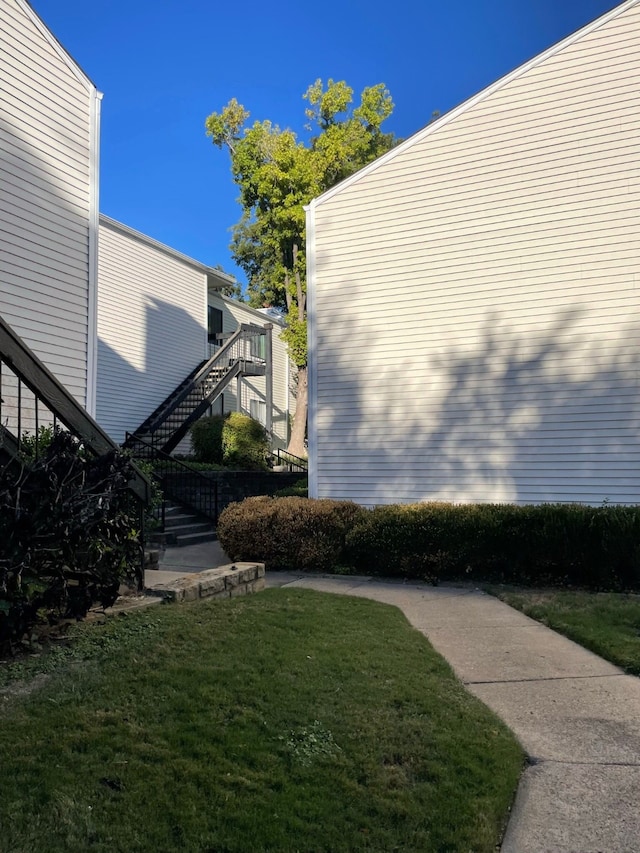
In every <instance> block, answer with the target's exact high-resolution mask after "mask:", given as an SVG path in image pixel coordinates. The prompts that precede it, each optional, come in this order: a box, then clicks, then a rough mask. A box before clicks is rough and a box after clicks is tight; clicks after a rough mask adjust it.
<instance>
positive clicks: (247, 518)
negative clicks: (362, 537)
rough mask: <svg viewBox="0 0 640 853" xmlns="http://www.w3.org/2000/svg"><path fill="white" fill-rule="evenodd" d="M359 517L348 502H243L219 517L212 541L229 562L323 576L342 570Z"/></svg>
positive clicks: (358, 509)
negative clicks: (317, 572)
mask: <svg viewBox="0 0 640 853" xmlns="http://www.w3.org/2000/svg"><path fill="white" fill-rule="evenodd" d="M363 512H365V510H363V509H362V508H361V507H359V506H358V505H357V504H353V503H350V502H349V501H331V500H314V499H309V498H298V497H284V498H271V497H256V498H246V499H245V500H244V501H241V502H240V503H233V504H230V505H229V506H228V507H227V508H226V509H225V510H224V511H223V512H222V513H221V515H220V519H219V521H218V539H219V540H220V544H221V545H222V547H223V548H224V550H225V552H226V553H227V554H228V556H229V557H230V559H232V560H259V561H260V562H263V563H265V564H266V566H267V568H269V569H300V570H303V569H317V570H322V571H329V570H331V569H332V568H335V567H337V566H343V565H344V561H345V539H346V535H347V532H348V530H349V529H350V528H351V527H352V526H353V525H354V524H355V523H356V520H357V519H358V518H359V516H360V515H361V514H362V513H363Z"/></svg>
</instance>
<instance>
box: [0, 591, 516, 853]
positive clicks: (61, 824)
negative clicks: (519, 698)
mask: <svg viewBox="0 0 640 853" xmlns="http://www.w3.org/2000/svg"><path fill="white" fill-rule="evenodd" d="M74 633H75V640H74V642H73V644H72V645H71V646H68V647H66V648H64V649H59V650H58V652H56V653H54V654H52V655H49V656H44V657H42V658H34V659H32V660H30V661H28V662H26V663H24V662H22V663H20V664H19V665H17V667H16V666H14V667H13V668H12V667H4V669H3V670H0V671H2V672H3V677H4V680H5V682H6V683H7V684H8V686H7V687H5V688H4V693H3V694H2V695H0V709H1V710H0V713H1V714H2V725H1V726H0V754H1V755H2V772H1V774H0V826H1V827H2V832H1V834H0V850H2V853H27V851H29V853H31V851H40V850H42V851H44V850H46V851H47V853H58V851H60V853H61V852H62V851H65V853H74V851H83V853H84V851H95V853H107V851H108V853H117V851H121V853H146V851H149V853H151V851H153V852H154V853H164V851H166V853H169V851H172V852H173V851H176V850H180V851H182V853H196V851H197V853H260V851H265V853H266V851H270V853H296V851H301V853H320V851H326V853H329V851H330V853H347V851H349V853H353V851H381V853H382V851H384V853H391V851H413V853H418V851H425V853H427V851H433V853H436V851H437V853H463V851H464V853H489V851H493V850H494V847H495V845H496V843H497V842H498V840H499V836H500V832H501V827H502V825H503V822H504V819H505V816H506V813H507V810H508V807H509V805H510V803H511V800H512V797H513V794H514V790H515V786H516V784H517V780H518V776H519V772H520V769H521V766H522V758H523V756H522V753H521V750H520V748H519V747H518V745H517V744H516V742H515V741H514V739H513V737H512V736H511V734H510V733H509V732H508V731H507V730H506V729H505V728H504V727H503V726H502V724H501V723H500V722H499V721H498V720H497V719H496V718H495V717H494V716H493V715H492V714H491V713H490V712H489V711H488V710H487V709H486V708H485V707H484V706H483V705H481V704H480V703H478V702H477V701H476V700H475V699H474V698H473V697H472V696H471V695H470V694H468V693H467V692H466V691H465V690H464V689H463V687H462V685H461V684H460V683H459V682H458V681H457V680H456V679H455V678H454V677H453V675H452V673H451V671H450V669H449V668H448V666H447V665H446V664H445V663H444V661H443V660H442V659H441V658H440V657H439V656H438V655H436V654H435V652H434V651H433V650H432V649H431V647H430V646H429V644H428V643H427V642H426V641H425V639H424V638H423V637H422V636H421V635H420V634H419V633H418V632H416V631H415V630H413V629H412V628H411V627H410V626H409V625H408V623H407V622H406V620H405V619H404V617H403V616H402V614H401V613H400V612H399V611H398V610H396V609H395V608H391V607H388V606H385V605H381V604H378V603H375V602H371V601H365V600H361V599H351V598H343V597H340V596H330V595H326V594H322V593H317V592H312V591H308V590H268V591H266V592H264V593H261V594H260V595H257V596H249V597H246V598H242V599H240V598H238V599H234V600H232V601H229V602H226V603H219V602H215V603H209V602H197V603H194V604H193V605H183V606H168V607H155V608H152V609H151V610H146V611H141V612H138V613H132V614H129V615H127V616H126V617H120V618H117V619H116V618H114V619H111V620H109V621H107V622H106V623H105V624H104V625H95V624H94V625H82V626H79V627H78V628H77V629H76V630H75V632H74ZM38 671H46V675H44V676H42V675H41V676H36V673H37V672H38ZM18 676H20V677H22V678H23V681H22V682H18V681H16V680H15V679H16V678H17V677H18ZM25 676H26V677H27V680H26V681H24V678H25ZM30 686H31V687H32V689H30ZM7 691H8V692H7Z"/></svg>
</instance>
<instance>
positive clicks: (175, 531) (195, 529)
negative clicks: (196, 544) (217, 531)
mask: <svg viewBox="0 0 640 853" xmlns="http://www.w3.org/2000/svg"><path fill="white" fill-rule="evenodd" d="M212 531H213V527H212V526H211V524H208V523H207V522H206V521H204V522H203V521H194V522H192V523H191V524H175V525H173V524H172V525H171V527H165V533H167V534H171V535H172V536H185V535H186V534H189V533H210V532H212Z"/></svg>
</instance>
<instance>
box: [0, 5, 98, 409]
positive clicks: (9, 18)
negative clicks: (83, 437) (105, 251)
mask: <svg viewBox="0 0 640 853" xmlns="http://www.w3.org/2000/svg"><path fill="white" fill-rule="evenodd" d="M0 80H1V82H0V186H1V187H2V193H1V194H0V230H1V231H2V246H1V248H2V252H1V254H0V276H1V278H2V288H1V290H0V313H1V314H2V316H3V317H4V319H5V320H7V321H8V322H9V324H10V325H11V326H12V327H13V328H14V329H15V331H16V332H17V333H18V334H20V335H21V336H22V337H23V338H24V340H25V341H26V343H27V344H28V345H29V346H31V347H32V348H33V349H34V351H35V352H36V354H37V355H39V356H40V357H41V358H42V359H43V361H44V362H45V364H46V365H47V366H48V367H49V368H50V369H51V370H52V371H53V372H54V374H55V375H56V376H57V378H58V379H59V380H60V381H62V382H63V384H65V385H66V387H67V388H68V389H69V390H70V391H71V392H72V393H73V394H74V395H75V396H76V398H77V399H78V400H79V402H81V403H84V402H85V399H86V388H87V359H88V350H87V348H88V319H89V318H88V305H89V257H88V252H89V215H90V186H89V183H90V105H91V97H92V92H91V90H90V87H89V86H88V85H87V84H86V83H85V82H83V81H81V80H80V79H78V77H77V76H76V74H75V73H74V71H73V70H72V69H71V68H70V67H69V66H68V65H67V63H66V62H65V61H64V60H63V58H62V57H61V56H60V55H59V54H58V52H57V51H56V50H55V49H54V47H53V46H52V45H51V44H50V43H49V41H47V39H46V38H45V36H44V35H43V33H42V32H41V31H40V29H39V28H38V27H37V26H36V25H35V24H34V22H33V20H32V19H31V18H30V17H29V16H28V15H27V14H25V12H24V9H23V8H22V7H21V6H20V5H18V4H17V3H16V2H15V0H5V2H3V3H2V4H1V5H0Z"/></svg>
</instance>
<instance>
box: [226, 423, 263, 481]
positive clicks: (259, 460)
mask: <svg viewBox="0 0 640 853" xmlns="http://www.w3.org/2000/svg"><path fill="white" fill-rule="evenodd" d="M268 451H269V438H268V436H267V431H266V430H265V428H264V427H263V426H262V424H261V423H259V422H258V421H255V420H253V418H250V417H248V416H247V415H243V414H241V412H231V414H229V415H227V416H226V418H225V419H224V425H223V428H222V461H223V463H224V464H225V465H226V466H227V467H229V468H241V469H243V470H245V471H264V470H266V468H267V453H268Z"/></svg>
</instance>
